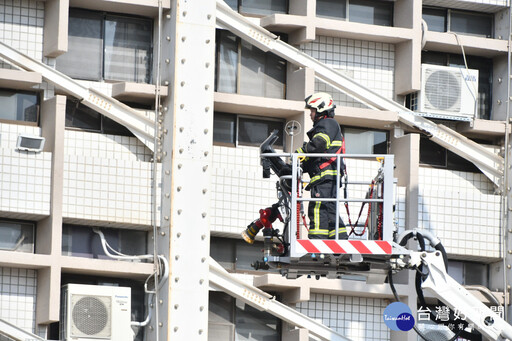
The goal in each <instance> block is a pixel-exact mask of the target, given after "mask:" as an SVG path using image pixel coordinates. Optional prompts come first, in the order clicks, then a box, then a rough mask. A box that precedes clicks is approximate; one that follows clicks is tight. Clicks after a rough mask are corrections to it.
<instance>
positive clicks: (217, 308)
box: [208, 291, 281, 341]
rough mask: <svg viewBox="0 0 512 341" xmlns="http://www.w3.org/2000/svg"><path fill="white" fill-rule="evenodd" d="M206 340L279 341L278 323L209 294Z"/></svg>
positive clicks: (222, 296)
mask: <svg viewBox="0 0 512 341" xmlns="http://www.w3.org/2000/svg"><path fill="white" fill-rule="evenodd" d="M208 303H209V304H208V340H212V341H213V340H225V341H235V340H265V341H279V340H281V321H280V320H279V319H278V318H277V317H275V316H272V315H271V314H269V313H267V312H265V311H259V310H257V309H255V308H253V307H251V306H250V305H248V304H245V303H243V302H241V301H239V300H237V299H235V298H233V297H231V296H229V295H228V294H225V293H223V292H218V291H210V294H209V301H208Z"/></svg>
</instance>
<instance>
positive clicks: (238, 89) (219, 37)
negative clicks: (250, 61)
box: [214, 29, 288, 99]
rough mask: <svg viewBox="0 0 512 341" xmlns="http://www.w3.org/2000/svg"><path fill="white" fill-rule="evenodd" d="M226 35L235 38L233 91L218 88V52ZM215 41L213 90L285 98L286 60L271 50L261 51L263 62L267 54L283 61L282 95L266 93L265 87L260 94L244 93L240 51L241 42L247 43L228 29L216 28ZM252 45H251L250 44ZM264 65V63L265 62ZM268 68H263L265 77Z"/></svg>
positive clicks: (267, 75)
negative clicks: (263, 55)
mask: <svg viewBox="0 0 512 341" xmlns="http://www.w3.org/2000/svg"><path fill="white" fill-rule="evenodd" d="M228 35H232V36H234V38H235V44H236V67H235V68H234V69H235V75H234V77H235V82H234V87H235V91H234V92H230V91H226V90H224V89H222V90H219V82H220V74H221V66H222V65H221V58H220V53H221V47H222V42H223V41H224V39H225V38H224V37H226V36H228ZM280 37H281V39H282V40H283V41H286V40H287V36H286V34H285V35H281V36H280ZM215 42H216V46H215V86H214V88H215V90H214V91H215V92H221V93H230V94H237V95H243V96H253V97H268V98H276V99H286V90H287V79H288V72H287V65H288V62H287V61H286V60H285V59H283V58H281V57H279V56H277V55H275V54H273V53H272V52H262V53H264V54H265V56H266V57H265V62H268V58H269V57H268V56H269V54H270V55H273V56H275V57H276V58H278V59H279V62H283V63H284V72H283V75H282V76H283V77H282V86H281V89H280V90H281V91H280V92H281V94H282V96H279V97H276V96H272V94H271V93H266V91H265V89H266V88H265V89H263V90H264V91H263V92H264V93H263V94H261V95H252V94H245V93H242V83H243V82H242V68H243V66H244V65H243V56H242V51H243V44H248V43H247V42H245V41H243V40H242V39H241V38H240V37H238V36H237V35H235V34H233V33H231V32H230V31H228V30H224V29H217V30H216V32H215ZM251 46H252V45H251ZM265 65H266V63H265ZM269 71H270V70H265V71H264V72H263V75H264V76H265V77H269V73H268V72H269Z"/></svg>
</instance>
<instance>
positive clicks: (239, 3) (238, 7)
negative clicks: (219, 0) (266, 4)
mask: <svg viewBox="0 0 512 341" xmlns="http://www.w3.org/2000/svg"><path fill="white" fill-rule="evenodd" d="M243 1H244V0H232V1H226V3H227V4H228V6H229V7H231V9H232V10H234V11H236V12H238V13H240V14H243V15H246V16H266V15H272V14H276V13H277V14H289V13H290V0H285V7H286V11H284V12H283V11H272V9H269V10H268V12H262V13H257V12H246V11H244V10H243V4H242V3H243ZM232 2H236V5H234V6H233V4H232ZM271 2H272V1H271Z"/></svg>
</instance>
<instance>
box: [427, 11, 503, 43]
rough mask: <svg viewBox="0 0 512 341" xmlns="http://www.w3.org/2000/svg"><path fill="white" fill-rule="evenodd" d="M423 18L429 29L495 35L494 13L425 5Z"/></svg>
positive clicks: (480, 35)
mask: <svg viewBox="0 0 512 341" xmlns="http://www.w3.org/2000/svg"><path fill="white" fill-rule="evenodd" d="M423 20H425V22H426V23H427V26H428V30H429V31H435V32H456V33H461V34H467V35H475V36H479V37H486V38H492V37H494V16H493V15H492V14H487V13H478V12H471V11H460V10H453V9H446V8H436V7H423Z"/></svg>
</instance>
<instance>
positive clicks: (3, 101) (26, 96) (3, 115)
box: [0, 89, 39, 123]
mask: <svg viewBox="0 0 512 341" xmlns="http://www.w3.org/2000/svg"><path fill="white" fill-rule="evenodd" d="M0 107H1V108H2V110H1V111H0V121H2V120H6V121H21V122H28V123H37V122H38V119H39V95H38V94H37V93H34V92H28V91H11V90H5V89H0Z"/></svg>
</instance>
